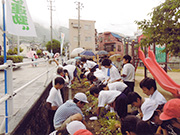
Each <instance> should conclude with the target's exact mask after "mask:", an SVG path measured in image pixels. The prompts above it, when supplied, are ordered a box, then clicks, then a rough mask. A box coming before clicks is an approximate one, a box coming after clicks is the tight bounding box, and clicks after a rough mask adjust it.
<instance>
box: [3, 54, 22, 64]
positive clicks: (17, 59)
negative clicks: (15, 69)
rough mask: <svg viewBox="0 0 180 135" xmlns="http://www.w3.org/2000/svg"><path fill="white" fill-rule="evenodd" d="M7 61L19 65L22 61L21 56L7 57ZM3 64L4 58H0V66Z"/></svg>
mask: <svg viewBox="0 0 180 135" xmlns="http://www.w3.org/2000/svg"><path fill="white" fill-rule="evenodd" d="M7 60H12V61H13V63H20V62H22V61H23V57H22V56H7ZM2 64H4V56H0V65H2Z"/></svg>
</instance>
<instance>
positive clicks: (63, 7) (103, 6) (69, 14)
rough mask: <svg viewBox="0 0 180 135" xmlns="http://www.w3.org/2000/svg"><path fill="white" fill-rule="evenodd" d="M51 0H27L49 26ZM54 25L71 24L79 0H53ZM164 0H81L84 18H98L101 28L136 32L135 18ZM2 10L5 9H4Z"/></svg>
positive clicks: (35, 15)
mask: <svg viewBox="0 0 180 135" xmlns="http://www.w3.org/2000/svg"><path fill="white" fill-rule="evenodd" d="M49 1H50V0H26V2H27V5H28V9H29V12H30V14H31V17H32V19H33V21H34V22H38V23H40V24H41V25H43V26H45V27H47V28H48V27H50V10H49V5H50V4H49V3H50V2H49ZM52 1H53V2H52V3H53V17H52V18H53V27H60V26H65V27H67V28H68V27H69V19H77V18H78V10H77V9H76V8H77V4H76V3H75V2H76V0H52ZM164 1H165V0H79V2H81V3H82V4H83V8H82V9H81V11H80V12H81V19H83V20H93V21H96V23H95V28H96V29H97V31H98V32H104V31H112V32H118V33H123V34H125V35H128V36H133V35H134V32H136V31H137V25H136V24H135V23H134V21H135V20H138V21H141V20H144V19H149V18H150V16H148V15H147V14H148V13H150V12H152V9H153V8H154V7H156V6H158V5H159V4H161V3H162V2H164ZM1 11H2V10H1ZM1 18H2V17H1Z"/></svg>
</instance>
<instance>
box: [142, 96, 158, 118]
mask: <svg viewBox="0 0 180 135" xmlns="http://www.w3.org/2000/svg"><path fill="white" fill-rule="evenodd" d="M157 107H158V104H157V103H156V101H155V100H152V99H149V98H146V99H145V101H144V103H143V104H142V106H141V111H142V113H143V118H142V120H143V121H147V120H149V119H150V118H151V117H152V115H153V114H154V111H155V110H156V109H157Z"/></svg>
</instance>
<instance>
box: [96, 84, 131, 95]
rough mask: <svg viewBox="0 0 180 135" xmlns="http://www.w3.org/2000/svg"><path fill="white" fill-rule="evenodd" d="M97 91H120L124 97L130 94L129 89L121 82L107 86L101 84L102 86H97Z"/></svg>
mask: <svg viewBox="0 0 180 135" xmlns="http://www.w3.org/2000/svg"><path fill="white" fill-rule="evenodd" d="M99 89H101V90H117V91H121V92H122V93H124V94H125V95H126V96H127V95H128V93H129V92H130V89H129V87H128V86H127V85H126V84H125V83H123V82H114V83H108V84H107V85H106V84H102V85H100V86H99Z"/></svg>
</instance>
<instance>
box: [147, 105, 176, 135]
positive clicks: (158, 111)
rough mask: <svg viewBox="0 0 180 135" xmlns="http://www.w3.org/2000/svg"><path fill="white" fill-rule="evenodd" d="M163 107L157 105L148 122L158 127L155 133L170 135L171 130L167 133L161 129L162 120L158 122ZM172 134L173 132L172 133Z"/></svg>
mask: <svg viewBox="0 0 180 135" xmlns="http://www.w3.org/2000/svg"><path fill="white" fill-rule="evenodd" d="M163 106H164V104H162V105H158V107H157V108H156V110H155V111H154V113H153V115H152V116H151V118H150V119H149V121H150V122H151V123H154V124H155V125H157V126H158V128H157V130H156V133H159V134H161V133H163V134H164V135H166V134H170V133H171V131H172V130H170V132H169V133H168V131H169V130H166V129H163V128H162V127H163V126H164V124H165V123H163V121H162V120H160V118H159V116H160V114H161V113H162V112H163ZM168 127H169V126H168ZM173 132H174V131H173Z"/></svg>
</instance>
